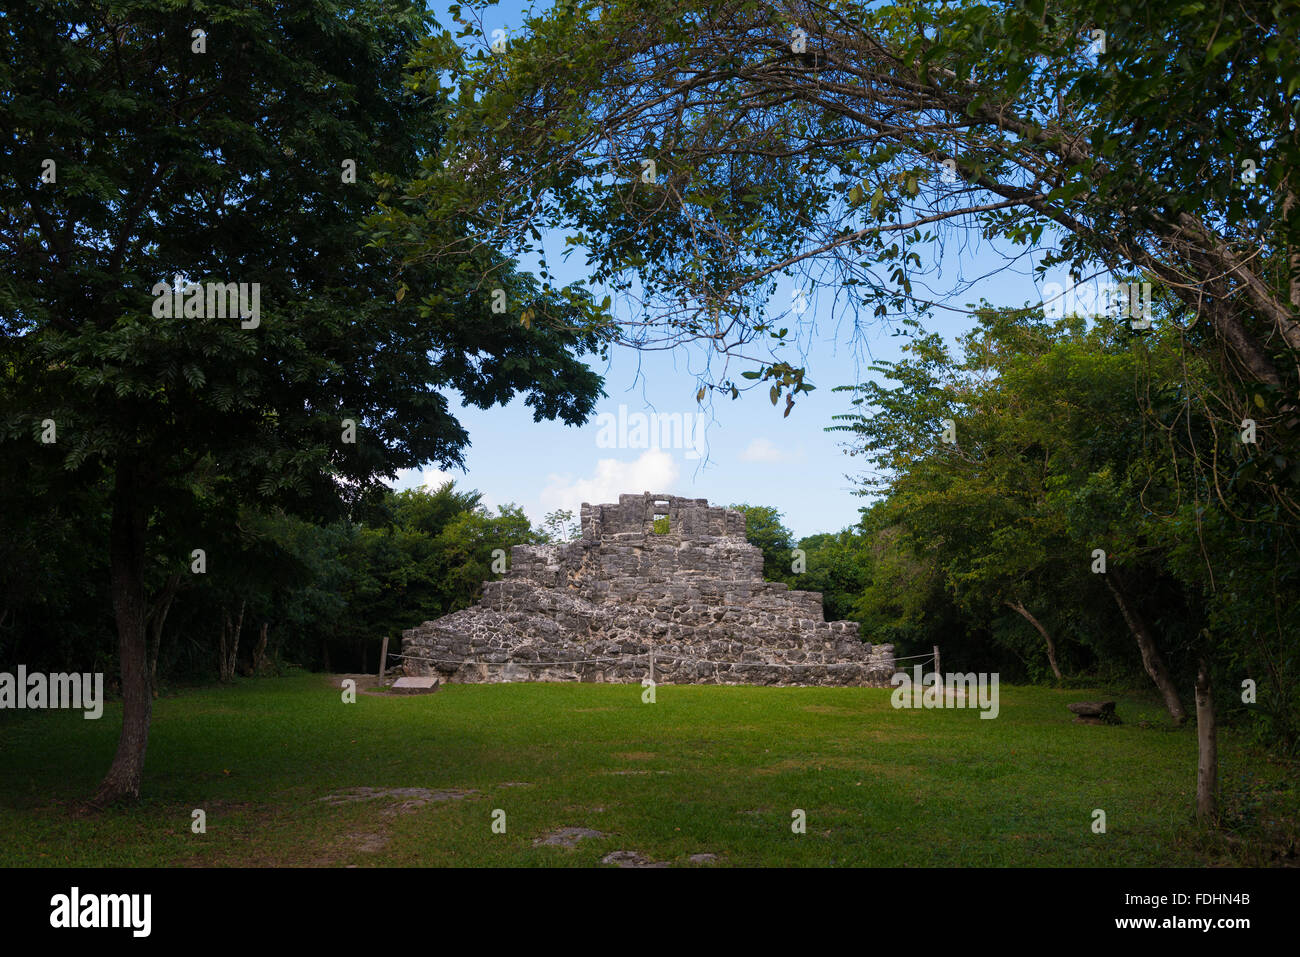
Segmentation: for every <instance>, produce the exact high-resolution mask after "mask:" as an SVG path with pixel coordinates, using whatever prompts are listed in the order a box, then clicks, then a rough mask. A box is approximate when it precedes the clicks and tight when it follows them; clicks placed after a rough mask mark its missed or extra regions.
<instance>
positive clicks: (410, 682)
mask: <svg viewBox="0 0 1300 957" xmlns="http://www.w3.org/2000/svg"><path fill="white" fill-rule="evenodd" d="M441 686H442V679H441V678H438V677H433V676H426V677H415V678H398V679H397V680H396V681H394V682H393V686H392V687H391V688H390V689H389V690H390V691H396V692H400V693H402V694H432V693H433V692H435V691H437V690H438V689H439V688H440V687H441Z"/></svg>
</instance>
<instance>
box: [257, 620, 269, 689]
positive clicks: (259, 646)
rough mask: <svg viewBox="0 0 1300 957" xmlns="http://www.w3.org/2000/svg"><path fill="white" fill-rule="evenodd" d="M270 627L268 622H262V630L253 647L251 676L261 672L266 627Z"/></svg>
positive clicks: (264, 655) (264, 659) (264, 660)
mask: <svg viewBox="0 0 1300 957" xmlns="http://www.w3.org/2000/svg"><path fill="white" fill-rule="evenodd" d="M268 627H270V623H269V622H265V621H264V622H262V631H261V634H260V635H259V636H258V639H257V646H256V647H255V648H254V649H253V677H257V676H258V675H260V674H261V673H262V668H263V667H264V666H265V665H266V629H267V628H268Z"/></svg>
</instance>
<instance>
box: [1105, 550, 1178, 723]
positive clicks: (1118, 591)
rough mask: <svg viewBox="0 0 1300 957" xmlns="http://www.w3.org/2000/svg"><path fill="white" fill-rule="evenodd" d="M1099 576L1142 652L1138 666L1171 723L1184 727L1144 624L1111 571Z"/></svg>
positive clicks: (1162, 662) (1161, 660) (1172, 689)
mask: <svg viewBox="0 0 1300 957" xmlns="http://www.w3.org/2000/svg"><path fill="white" fill-rule="evenodd" d="M1101 577H1102V578H1104V579H1106V587H1108V588H1109V589H1110V593H1111V594H1112V595H1114V596H1115V604H1117V605H1119V610H1120V614H1122V615H1123V616H1124V621H1125V623H1126V624H1127V625H1128V630H1129V631H1130V632H1132V634H1133V637H1134V639H1135V640H1136V641H1137V643H1138V649H1139V650H1140V651H1141V652H1142V667H1143V668H1145V669H1146V672H1147V674H1149V675H1150V676H1151V680H1152V681H1154V682H1155V683H1156V688H1158V689H1159V690H1160V695H1161V697H1163V698H1164V700H1165V709H1166V710H1168V712H1169V717H1170V718H1172V719H1173V722H1174V724H1177V725H1182V724H1186V723H1187V711H1186V710H1185V709H1184V708H1183V703H1182V701H1181V700H1179V697H1178V689H1177V688H1175V687H1174V681H1173V679H1172V678H1171V677H1169V669H1168V668H1167V667H1166V666H1165V660H1164V658H1162V657H1160V651H1159V649H1157V648H1156V643H1155V639H1154V638H1152V637H1151V632H1150V630H1148V628H1147V626H1146V622H1145V621H1143V620H1142V616H1141V615H1139V614H1138V610H1137V608H1135V607H1134V606H1133V603H1132V602H1131V601H1130V600H1129V599H1128V596H1127V595H1126V594H1125V593H1124V588H1123V586H1122V585H1121V584H1120V581H1119V578H1118V577H1117V576H1116V574H1115V572H1114V571H1109V572H1106V573H1105V574H1103V575H1102V576H1101Z"/></svg>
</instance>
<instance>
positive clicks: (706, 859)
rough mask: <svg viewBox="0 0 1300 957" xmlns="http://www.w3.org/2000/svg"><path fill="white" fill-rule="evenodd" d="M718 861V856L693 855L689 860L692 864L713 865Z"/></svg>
mask: <svg viewBox="0 0 1300 957" xmlns="http://www.w3.org/2000/svg"><path fill="white" fill-rule="evenodd" d="M717 859H718V855H717V854H707V853H706V854H692V855H691V856H690V857H688V858H687V860H688V861H690V862H691V863H692V864H712V863H713V862H714V861H716V860H717Z"/></svg>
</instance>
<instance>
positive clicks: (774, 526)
mask: <svg viewBox="0 0 1300 957" xmlns="http://www.w3.org/2000/svg"><path fill="white" fill-rule="evenodd" d="M728 507H729V508H734V509H735V510H736V511H738V512H740V513H741V514H742V515H744V516H745V539H746V540H747V541H748V542H749V544H751V545H756V546H757V547H758V548H759V549H760V550H761V551H762V552H763V577H764V578H766V579H767V580H768V581H777V582H786V583H787V584H789V582H790V565H791V561H792V554H791V553H792V550H793V549H794V535H793V534H792V533H791V532H790V529H788V528H786V527H785V525H783V524H782V523H781V513H780V512H779V511H777V509H776V508H774V507H773V506H771V505H731V506H728Z"/></svg>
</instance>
